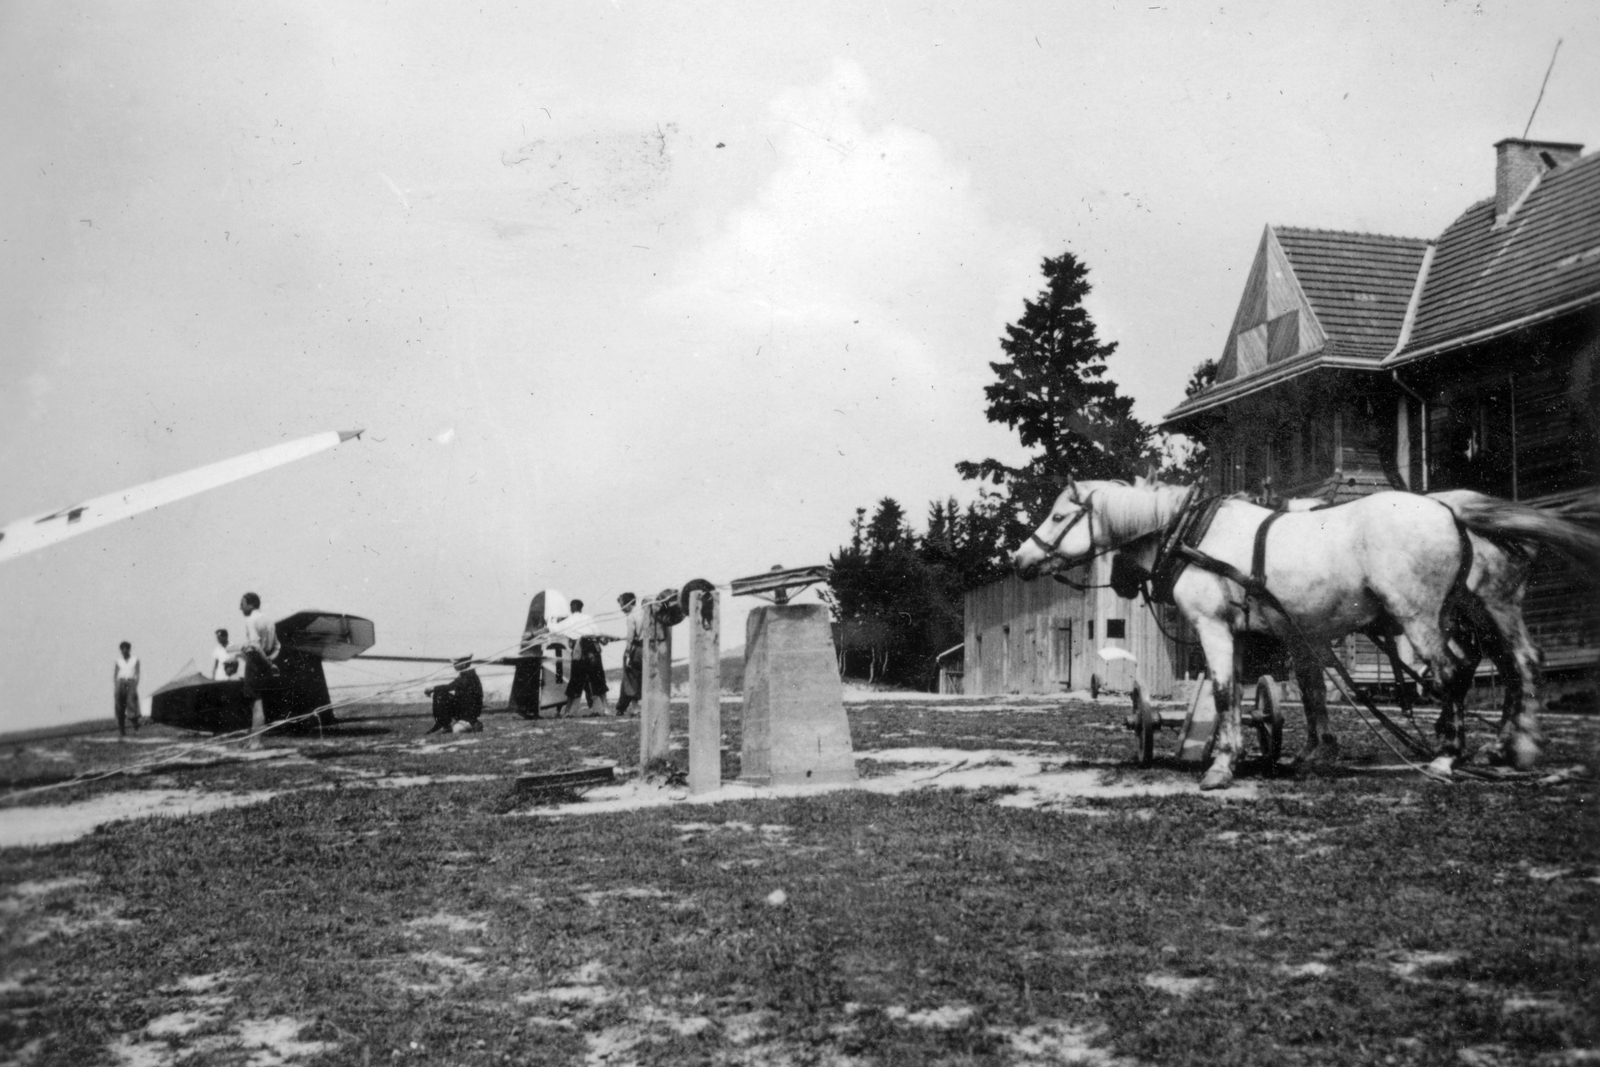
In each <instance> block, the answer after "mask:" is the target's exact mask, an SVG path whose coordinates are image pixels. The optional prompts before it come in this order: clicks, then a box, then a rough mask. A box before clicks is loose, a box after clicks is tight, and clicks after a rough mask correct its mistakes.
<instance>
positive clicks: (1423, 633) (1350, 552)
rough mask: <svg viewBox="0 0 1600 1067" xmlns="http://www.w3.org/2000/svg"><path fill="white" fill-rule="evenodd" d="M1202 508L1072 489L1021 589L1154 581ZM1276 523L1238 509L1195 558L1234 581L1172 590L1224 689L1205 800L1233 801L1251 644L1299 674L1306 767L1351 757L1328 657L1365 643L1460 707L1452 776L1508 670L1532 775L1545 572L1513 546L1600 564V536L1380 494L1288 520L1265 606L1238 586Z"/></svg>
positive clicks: (1513, 735) (1155, 489)
mask: <svg viewBox="0 0 1600 1067" xmlns="http://www.w3.org/2000/svg"><path fill="white" fill-rule="evenodd" d="M1190 492H1191V490H1189V489H1188V488H1185V487H1181V486H1168V485H1161V484H1159V483H1144V484H1140V485H1137V486H1130V485H1126V484H1124V483H1121V482H1104V481H1097V482H1082V483H1071V482H1069V483H1068V485H1067V488H1066V489H1065V490H1063V491H1062V493H1061V495H1060V496H1059V497H1057V498H1056V502H1055V506H1054V507H1053V508H1052V509H1051V513H1050V515H1049V516H1048V517H1047V518H1046V519H1045V520H1044V522H1042V523H1041V524H1040V525H1039V527H1038V529H1037V530H1036V531H1035V532H1034V533H1033V535H1032V536H1031V537H1030V538H1029V540H1028V541H1027V542H1025V543H1024V544H1023V545H1022V546H1021V547H1020V548H1018V549H1017V551H1016V552H1015V553H1013V554H1012V563H1013V565H1014V566H1015V568H1016V571H1017V574H1018V575H1020V576H1021V577H1023V578H1031V577H1034V576H1035V575H1037V574H1039V573H1041V572H1042V571H1059V570H1064V569H1067V568H1069V567H1072V566H1074V565H1076V564H1078V563H1081V562H1082V561H1084V560H1086V559H1088V558H1090V557H1092V556H1095V555H1100V554H1103V553H1106V552H1110V551H1115V550H1117V549H1119V548H1121V549H1125V550H1126V551H1127V552H1129V553H1131V554H1135V555H1137V556H1138V557H1139V558H1138V562H1140V563H1142V564H1143V565H1145V566H1146V567H1148V566H1149V565H1150V564H1151V563H1152V562H1153V557H1154V556H1155V554H1156V549H1157V545H1158V541H1159V540H1160V537H1161V535H1163V534H1165V533H1166V532H1167V531H1168V529H1169V527H1170V526H1171V525H1172V523H1173V522H1175V521H1176V520H1177V518H1178V516H1179V514H1180V512H1181V511H1182V510H1183V508H1184V505H1185V503H1186V502H1187V501H1188V499H1189V496H1190ZM1272 514H1273V513H1272V512H1271V511H1269V510H1268V509H1266V508H1263V507H1260V506H1257V505H1255V504H1252V503H1250V502H1249V501H1247V500H1244V499H1240V498H1230V499H1228V500H1226V501H1224V502H1223V503H1222V504H1221V506H1220V507H1219V508H1218V510H1217V512H1216V515H1215V517H1214V519H1213V520H1212V522H1211V525H1210V528H1209V529H1208V530H1207V531H1206V532H1205V535H1204V537H1203V538H1202V539H1201V541H1200V543H1199V545H1198V546H1197V547H1198V549H1199V551H1200V552H1201V553H1203V554H1204V555H1205V556H1206V557H1209V558H1210V559H1211V560H1214V561H1217V562H1218V563H1220V564H1221V565H1222V567H1221V569H1222V570H1224V571H1228V572H1229V574H1231V575H1232V576H1231V577H1230V576H1228V575H1227V574H1223V573H1218V572H1217V571H1215V570H1211V569H1207V568H1206V567H1204V566H1201V565H1198V564H1194V563H1191V564H1189V565H1187V566H1185V567H1184V568H1183V570H1182V572H1181V573H1180V574H1179V575H1178V578H1177V580H1176V582H1175V583H1174V584H1173V587H1172V599H1173V602H1174V603H1175V604H1176V605H1177V607H1178V609H1179V610H1180V611H1181V612H1183V614H1184V617H1185V618H1187V619H1188V620H1189V623H1190V625H1191V626H1192V627H1193V628H1194V631H1195V634H1196V635H1197V637H1198V638H1199V641H1200V646H1201V648H1202V650H1203V651H1204V653H1205V657H1206V663H1207V664H1208V666H1209V667H1210V670H1211V675H1212V679H1213V682H1214V687H1213V691H1214V693H1215V699H1216V705H1217V734H1216V743H1215V746H1214V749H1213V758H1212V763H1211V766H1210V767H1209V768H1208V769H1207V771H1206V774H1205V777H1204V778H1203V779H1202V780H1201V783H1200V787H1201V788H1202V789H1222V788H1226V787H1227V786H1228V785H1230V784H1231V783H1232V781H1233V773H1234V766H1235V763H1236V762H1237V761H1238V759H1239V757H1240V755H1241V752H1242V749H1243V736H1242V732H1241V730H1240V720H1239V707H1238V703H1239V702H1238V697H1237V694H1236V692H1235V689H1236V686H1235V679H1236V663H1235V649H1234V635H1235V634H1239V633H1266V634H1271V635H1273V636H1274V637H1276V638H1278V639H1279V640H1281V641H1283V643H1284V645H1285V647H1286V648H1287V650H1288V652H1289V655H1290V657H1291V659H1292V660H1293V663H1294V670H1295V677H1296V680H1297V682H1298V683H1299V685H1300V689H1301V694H1302V700H1303V703H1304V705H1305V712H1306V745H1305V748H1304V749H1303V750H1302V751H1301V752H1300V754H1299V756H1297V757H1296V761H1297V762H1299V761H1305V760H1315V759H1319V758H1325V757H1328V756H1331V755H1332V754H1333V753H1334V752H1335V751H1336V750H1337V741H1336V739H1335V738H1334V736H1333V733H1332V730H1331V729H1330V728H1329V724H1328V715H1327V707H1326V698H1325V689H1324V685H1325V683H1324V679H1323V673H1322V671H1323V657H1324V655H1325V650H1326V649H1327V646H1328V643H1329V642H1330V641H1333V640H1336V639H1338V638H1341V637H1344V636H1346V635H1348V634H1351V633H1356V632H1365V633H1373V634H1404V636H1405V637H1406V639H1407V640H1408V641H1409V642H1410V643H1411V647H1412V648H1413V649H1414V650H1415V651H1416V653H1417V654H1418V655H1419V656H1420V657H1421V658H1422V660H1423V661H1424V662H1425V663H1426V664H1427V666H1428V667H1429V668H1430V669H1431V671H1432V675H1433V679H1434V682H1435V684H1436V685H1437V687H1438V688H1439V690H1440V696H1441V700H1442V701H1443V702H1444V703H1445V705H1446V709H1445V714H1443V715H1441V717H1440V723H1439V725H1438V727H1437V729H1438V730H1440V731H1441V732H1442V734H1443V738H1444V750H1443V755H1442V757H1441V758H1442V760H1443V765H1442V767H1440V768H1439V769H1440V770H1448V767H1449V764H1450V762H1451V761H1453V760H1454V759H1455V758H1457V757H1458V756H1459V755H1460V754H1461V751H1462V746H1463V745H1464V743H1465V721H1464V719H1463V718H1462V717H1461V716H1460V714H1459V708H1457V707H1455V706H1454V705H1455V704H1458V703H1459V701H1460V698H1461V696H1463V695H1464V693H1465V685H1466V684H1470V680H1471V672H1472V668H1473V666H1474V665H1475V664H1476V661H1477V657H1478V654H1479V653H1480V652H1481V651H1488V652H1489V654H1490V655H1492V656H1494V657H1495V658H1496V662H1497V663H1502V662H1503V665H1504V666H1505V667H1508V668H1510V669H1509V670H1507V671H1506V674H1507V679H1508V683H1509V682H1510V680H1511V679H1512V678H1513V677H1514V678H1515V679H1516V680H1517V687H1518V692H1517V696H1516V700H1515V705H1516V706H1515V707H1514V708H1513V701H1512V696H1511V689H1512V686H1511V685H1510V684H1508V689H1507V707H1506V710H1505V713H1504V718H1503V720H1502V744H1503V745H1504V746H1505V747H1507V748H1508V749H1509V755H1510V758H1511V759H1512V760H1513V761H1514V762H1515V763H1516V765H1517V766H1519V767H1527V766H1531V765H1532V763H1533V762H1534V760H1536V759H1537V757H1538V751H1539V749H1538V739H1539V734H1538V723H1537V716H1536V714H1535V712H1536V709H1537V702H1536V701H1535V699H1534V697H1533V685H1534V682H1535V675H1534V672H1535V670H1536V666H1537V663H1538V653H1537V651H1536V650H1534V649H1533V646H1532V643H1531V642H1530V641H1529V640H1528V634H1527V629H1526V627H1525V626H1523V624H1522V613H1521V590H1522V588H1523V585H1524V583H1525V581H1526V574H1527V571H1526V562H1522V563H1520V564H1519V563H1518V561H1517V559H1516V557H1517V555H1518V554H1519V553H1520V554H1522V555H1523V556H1525V557H1526V559H1531V553H1528V552H1527V551H1526V550H1524V549H1521V548H1517V547H1515V546H1517V545H1520V544H1527V543H1529V542H1533V543H1535V544H1546V545H1551V546H1553V547H1556V548H1558V549H1560V550H1561V551H1563V552H1565V553H1568V554H1570V555H1573V556H1574V557H1576V558H1579V559H1592V558H1596V557H1597V556H1600V535H1596V534H1594V533H1591V532H1590V531H1588V530H1586V529H1583V528H1582V527H1580V526H1579V525H1577V524H1576V523H1573V522H1570V521H1568V520H1566V519H1565V518H1562V517H1561V516H1558V515H1554V514H1551V513H1550V512H1546V511H1539V510H1536V509H1533V508H1529V507H1526V506H1523V505H1518V504H1513V503H1510V502H1508V501H1502V500H1496V499H1495V498H1493V497H1487V496H1484V495H1483V494H1480V493H1470V492H1458V493H1453V494H1440V497H1439V498H1430V497H1426V496H1418V495H1415V494H1411V493H1402V492H1383V493H1375V494H1373V495H1371V496H1367V497H1363V498H1361V499H1359V500H1354V501H1351V502H1349V503H1347V504H1341V505H1339V506H1337V507H1329V508H1323V509H1320V510H1314V511H1289V512H1285V513H1282V514H1280V515H1279V516H1278V517H1277V519H1276V520H1275V525H1273V526H1272V527H1271V528H1270V530H1269V531H1268V534H1267V536H1266V539H1265V553H1264V557H1263V560H1262V562H1263V564H1264V566H1263V568H1262V570H1261V578H1262V579H1263V580H1264V584H1265V588H1266V589H1267V590H1268V591H1269V593H1270V595H1269V596H1262V595H1259V593H1255V592H1251V591H1248V590H1247V585H1246V584H1244V583H1241V582H1240V581H1238V580H1237V579H1238V578H1239V577H1246V576H1250V575H1251V571H1252V563H1253V559H1252V557H1253V555H1254V548H1255V536H1256V531H1257V529H1258V528H1259V527H1260V526H1261V525H1262V523H1263V522H1264V521H1265V520H1266V519H1267V518H1268V517H1269V516H1271V515H1272ZM1469 554H1470V555H1471V557H1472V558H1471V559H1470V560H1468V559H1467V557H1468V555H1469ZM1463 563H1467V564H1468V566H1467V567H1466V568H1465V573H1463ZM1474 584H1475V586H1476V587H1475V588H1474ZM1452 638H1456V644H1457V646H1458V647H1457V649H1455V650H1453V649H1452V648H1451V642H1452ZM1463 645H1467V646H1470V647H1465V648H1463V647H1462V646H1463ZM1468 660H1470V662H1468Z"/></svg>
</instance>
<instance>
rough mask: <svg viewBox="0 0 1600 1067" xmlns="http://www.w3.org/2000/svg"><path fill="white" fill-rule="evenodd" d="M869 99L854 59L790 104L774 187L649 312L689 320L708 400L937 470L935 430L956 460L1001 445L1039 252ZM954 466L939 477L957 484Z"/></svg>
mask: <svg viewBox="0 0 1600 1067" xmlns="http://www.w3.org/2000/svg"><path fill="white" fill-rule="evenodd" d="M871 98H872V88H871V86H870V85H869V84H868V80H867V77H866V75H865V74H864V73H863V71H862V69H861V68H860V67H859V66H857V65H856V64H854V63H851V62H846V61H836V62H835V64H834V67H833V69H832V71H831V72H830V74H829V75H828V76H827V77H826V78H824V79H823V80H822V81H821V82H819V83H817V84H815V85H811V86H807V87H803V88H791V89H787V90H784V91H783V92H781V93H779V94H778V95H777V96H776V97H775V99H774V100H773V101H772V103H771V105H770V108H769V112H768V119H767V128H766V130H765V131H764V133H765V135H766V139H767V140H768V141H769V142H770V143H771V144H772V146H773V149H774V150H775V151H776V153H777V162H776V165H775V167H774V168H773V169H772V171H771V172H770V174H769V175H768V177H767V179H766V181H765V182H764V184H763V185H762V187H761V189H760V192H759V193H758V194H757V195H756V196H755V198H754V199H753V201H752V202H750V203H747V204H745V205H743V206H741V207H739V208H737V209H735V210H734V211H732V212H730V213H729V214H728V215H727V216H726V217H725V218H724V219H723V220H722V223H721V225H720V226H719V227H717V228H716V230H715V231H714V232H713V234H712V236H711V237H710V238H709V239H708V240H707V241H706V242H705V243H704V244H702V245H701V246H699V247H697V248H695V249H693V250H691V251H690V252H688V253H687V254H685V255H684V256H683V257H682V258H681V260H680V261H679V263H678V264H677V269H676V270H675V272H674V273H673V276H672V277H673V283H672V284H671V286H670V287H669V288H668V289H666V290H665V291H664V292H661V293H659V294H657V296H656V297H655V298H654V299H653V300H652V301H651V306H652V307H653V309H654V310H656V311H657V312H658V313H659V314H661V315H663V316H666V317H671V318H674V319H676V320H677V322H678V324H679V327H678V328H679V329H680V330H682V331H684V336H685V343H686V344H687V345H690V346H692V347H693V349H694V351H695V353H696V355H695V359H694V360H693V361H689V362H688V365H689V366H690V367H691V368H698V370H699V373H700V374H701V378H702V380H701V384H700V386H699V387H700V388H703V389H704V390H706V392H707V394H708V395H711V396H718V395H720V396H723V397H727V398H729V399H730V400H732V399H734V398H737V399H738V402H740V403H742V404H745V405H749V404H750V403H752V401H754V402H756V403H759V404H767V405H770V407H769V408H768V409H767V410H769V411H775V410H778V409H781V410H782V411H783V412H784V414H783V415H782V416H777V417H778V418H780V419H781V420H782V424H784V425H787V426H789V427H791V428H795V429H800V428H802V427H803V428H808V429H816V428H818V427H826V428H827V429H826V433H827V435H828V436H829V438H830V440H829V444H828V447H827V448H826V452H827V453H828V454H829V455H839V456H843V457H847V456H849V455H850V454H852V453H853V454H854V456H855V457H856V460H855V461H857V462H859V460H860V459H861V458H864V457H865V456H866V455H868V454H872V455H874V457H875V466H877V467H879V468H880V469H883V470H886V471H887V470H894V469H897V468H898V469H899V470H902V471H903V470H906V469H908V468H910V467H914V466H916V465H918V464H920V465H921V466H922V467H923V468H924V469H925V470H926V469H928V459H929V456H928V454H927V451H926V447H925V445H920V444H918V443H917V442H919V441H926V440H927V437H928V435H929V434H930V433H937V434H938V435H939V436H940V438H941V440H940V447H941V448H943V449H952V450H954V454H953V455H951V456H950V457H949V461H950V462H953V461H954V459H956V458H979V457H978V452H980V451H983V450H985V449H987V448H989V447H990V446H991V444H992V441H991V439H990V437H989V434H988V430H989V429H990V428H988V427H986V425H985V423H984V421H983V416H982V408H983V398H982V394H981V389H982V385H983V384H984V383H985V382H986V381H987V380H988V379H989V377H990V371H989V368H988V361H989V360H990V359H992V358H994V356H995V354H996V352H997V349H996V346H995V337H996V336H997V335H998V333H999V330H1000V328H1001V325H1002V324H1003V322H1004V317H1005V316H1006V315H1012V314H1015V312H1016V311H1018V310H1020V307H1021V299H1022V297H1023V295H1026V294H1027V293H1030V292H1031V289H1030V288H1029V287H1030V286H1032V287H1035V288H1036V287H1037V284H1038V280H1037V275H1036V271H1037V263H1038V257H1039V253H1040V251H1041V245H1040V243H1039V241H1038V239H1037V238H1036V237H1035V236H1033V235H1029V234H1026V233H1023V232H1021V231H1018V230H1016V229H1015V228H1013V227H1008V226H1005V225H1003V224H1001V223H999V222H997V221H995V220H994V219H993V218H992V217H991V214H990V212H989V211H988V209H987V207H986V205H985V203H984V202H983V199H982V197H981V196H979V195H978V193H977V192H976V191H975V190H974V188H973V185H972V182H971V180H970V178H969V175H968V173H967V170H966V169H965V167H964V166H962V165H961V164H960V163H959V162H958V161H957V160H954V159H952V158H951V155H950V153H949V152H948V151H947V150H946V149H945V148H944V146H942V145H941V144H940V143H939V141H938V140H937V139H935V138H934V137H932V136H930V135H929V134H927V133H925V132H922V131H920V130H916V129H912V128H910V127H907V126H904V125H899V124H896V123H893V122H890V123H885V124H882V125H877V126H873V125H869V123H868V122H867V121H865V120H864V118H863V113H864V112H866V111H867V110H868V109H869V108H870V104H871ZM679 366H680V368H682V367H683V366H684V364H680V365H679ZM841 416H843V419H841ZM975 437H976V438H980V439H981V443H972V444H964V443H963V442H964V441H968V442H970V441H973V439H974V438H975ZM914 450H919V451H917V454H916V455H915V457H914V456H913V451H914ZM967 450H971V451H972V455H970V456H969V455H968V454H967ZM901 453H904V455H901ZM944 460H945V457H944V456H943V455H939V456H937V457H936V462H935V464H934V465H933V467H932V472H933V477H934V478H936V479H942V480H944V481H948V482H952V483H953V482H954V477H953V475H951V474H950V472H949V471H950V469H949V466H948V464H947V463H946V462H944ZM905 491H906V492H908V493H909V492H913V491H915V490H914V489H913V488H912V487H907V489H906V490H905ZM913 499H915V497H913Z"/></svg>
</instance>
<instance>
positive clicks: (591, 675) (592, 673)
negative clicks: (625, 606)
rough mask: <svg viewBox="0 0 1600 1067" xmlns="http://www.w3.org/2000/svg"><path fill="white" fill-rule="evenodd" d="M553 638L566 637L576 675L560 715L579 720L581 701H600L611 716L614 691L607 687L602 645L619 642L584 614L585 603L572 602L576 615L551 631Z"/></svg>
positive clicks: (568, 685) (572, 677)
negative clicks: (601, 659) (607, 697)
mask: <svg viewBox="0 0 1600 1067" xmlns="http://www.w3.org/2000/svg"><path fill="white" fill-rule="evenodd" d="M550 636H551V637H564V638H566V639H567V641H568V642H569V643H570V644H571V645H572V647H573V652H572V675H571V677H570V679H569V680H568V682H567V706H566V707H565V708H563V709H562V710H561V711H560V712H559V714H561V715H567V716H576V714H577V711H578V701H579V700H582V699H585V698H593V699H597V700H599V701H600V712H599V713H600V714H601V715H610V714H611V702H610V701H609V700H607V699H606V693H607V692H608V691H609V689H610V687H609V686H607V685H606V669H605V665H604V664H603V663H601V662H600V644H601V642H602V641H608V640H615V639H614V638H608V637H606V636H605V635H603V634H601V633H600V630H599V629H598V628H597V627H596V626H595V624H594V619H592V618H590V617H589V616H588V615H586V614H584V611H583V601H581V600H574V601H573V602H572V614H571V615H568V616H567V617H566V618H565V619H562V620H561V621H560V622H559V623H557V624H556V625H555V626H552V627H551V628H550Z"/></svg>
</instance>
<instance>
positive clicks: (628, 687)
mask: <svg viewBox="0 0 1600 1067" xmlns="http://www.w3.org/2000/svg"><path fill="white" fill-rule="evenodd" d="M617 607H619V608H621V609H622V614H623V616H624V617H625V618H626V620H627V625H628V633H627V637H626V639H625V640H626V644H625V645H624V646H623V650H622V696H621V697H620V698H618V700H617V717H618V718H619V719H620V718H621V717H622V716H624V715H626V714H628V708H629V706H630V705H632V704H634V703H636V702H637V701H638V699H639V694H640V693H642V692H643V691H644V606H643V605H642V604H640V603H639V598H638V597H636V596H634V595H633V594H632V593H623V594H622V595H621V596H619V597H617Z"/></svg>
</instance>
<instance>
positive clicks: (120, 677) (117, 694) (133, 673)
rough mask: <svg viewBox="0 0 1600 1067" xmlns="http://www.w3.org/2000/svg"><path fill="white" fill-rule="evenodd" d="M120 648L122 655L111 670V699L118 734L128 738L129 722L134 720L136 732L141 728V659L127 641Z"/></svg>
mask: <svg viewBox="0 0 1600 1067" xmlns="http://www.w3.org/2000/svg"><path fill="white" fill-rule="evenodd" d="M118 647H119V648H120V649H121V652H122V654H121V655H120V656H118V657H117V658H116V661H115V663H114V665H113V666H112V668H111V699H112V704H113V707H114V709H115V711H116V713H117V732H118V733H119V734H121V735H122V736H123V737H127V736H128V728H127V720H129V719H132V720H133V728H134V729H135V730H137V729H138V728H139V657H138V656H135V655H134V654H133V645H132V644H130V643H129V642H127V641H124V642H122V644H121V645H120V646H118Z"/></svg>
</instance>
